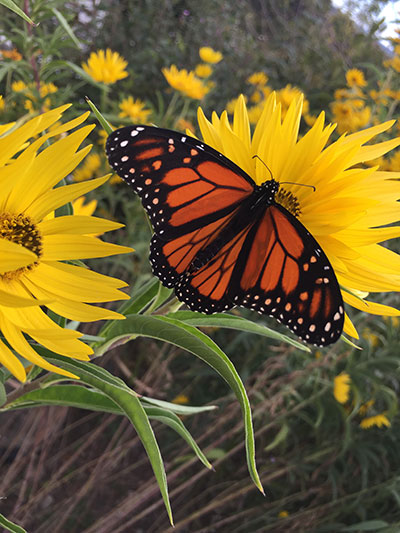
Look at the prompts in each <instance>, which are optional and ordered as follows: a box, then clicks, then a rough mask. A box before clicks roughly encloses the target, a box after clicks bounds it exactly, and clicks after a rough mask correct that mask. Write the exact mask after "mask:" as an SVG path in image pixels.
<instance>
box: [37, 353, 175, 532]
mask: <svg viewBox="0 0 400 533" xmlns="http://www.w3.org/2000/svg"><path fill="white" fill-rule="evenodd" d="M40 351H41V353H42V354H43V355H44V356H45V357H46V359H47V360H48V361H50V362H51V363H53V364H56V365H58V366H60V367H61V368H64V369H65V370H69V371H70V372H73V373H74V374H75V375H76V376H79V378H80V380H81V381H82V383H86V384H88V385H90V386H92V387H94V388H95V389H97V390H99V391H101V392H102V393H103V394H105V395H106V396H108V397H109V398H110V399H111V400H112V401H113V402H115V403H116V404H117V405H118V406H119V407H120V409H121V410H122V411H123V412H124V414H125V416H127V417H128V418H129V420H130V421H131V423H132V425H133V427H134V428H135V430H136V432H137V434H138V436H139V438H140V440H141V441H142V444H143V446H144V448H145V450H146V453H147V456H148V458H149V460H150V463H151V466H152V468H153V472H154V475H155V477H156V479H157V482H158V486H159V487H160V491H161V495H162V498H163V500H164V505H165V508H166V510H167V513H168V517H169V519H170V522H171V524H173V520H172V512H171V505H170V502H169V497H168V487H167V478H166V475H165V469H164V463H163V460H162V457H161V453H160V449H159V447H158V443H157V440H156V438H155V436H154V432H153V429H152V427H151V425H150V422H149V419H148V416H147V415H146V412H145V410H144V408H143V406H142V404H141V403H140V401H139V399H138V397H137V395H136V393H134V392H133V391H132V390H130V389H129V388H128V386H127V385H125V387H124V386H122V385H121V382H122V380H118V381H117V384H115V382H114V381H113V380H117V378H115V377H114V376H112V375H111V374H109V373H108V372H107V371H106V370H104V369H101V372H99V370H100V367H97V366H96V365H94V364H92V363H86V362H83V361H76V360H74V359H69V358H66V357H62V356H60V355H57V354H55V353H52V352H50V351H49V350H45V349H43V348H41V349H40ZM106 374H108V376H106ZM122 383H123V382H122Z"/></svg>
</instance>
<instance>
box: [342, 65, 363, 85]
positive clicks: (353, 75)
mask: <svg viewBox="0 0 400 533" xmlns="http://www.w3.org/2000/svg"><path fill="white" fill-rule="evenodd" d="M346 82H347V85H348V86H349V87H365V86H366V85H367V82H366V81H365V78H364V73H363V72H362V71H361V70H359V69H358V68H352V69H350V70H348V71H347V72H346Z"/></svg>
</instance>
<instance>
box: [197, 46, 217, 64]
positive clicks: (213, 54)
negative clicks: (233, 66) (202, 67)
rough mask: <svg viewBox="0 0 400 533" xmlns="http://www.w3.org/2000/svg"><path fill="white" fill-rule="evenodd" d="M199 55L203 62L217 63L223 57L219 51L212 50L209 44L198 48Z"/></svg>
mask: <svg viewBox="0 0 400 533" xmlns="http://www.w3.org/2000/svg"><path fill="white" fill-rule="evenodd" d="M199 56H200V59H201V60H202V61H204V63H212V64H215V63H219V62H220V61H221V59H222V58H223V55H222V54H221V52H218V51H216V50H213V49H212V48H211V47H210V46H202V47H201V48H200V50H199Z"/></svg>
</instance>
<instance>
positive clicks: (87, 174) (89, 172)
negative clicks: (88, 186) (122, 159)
mask: <svg viewBox="0 0 400 533" xmlns="http://www.w3.org/2000/svg"><path fill="white" fill-rule="evenodd" d="M100 168H101V157H100V155H99V154H97V153H93V154H89V155H88V156H87V157H85V160H84V162H83V163H82V165H80V166H79V167H78V168H77V169H76V170H75V171H74V173H73V177H74V181H77V182H78V181H84V180H88V179H91V178H95V177H97V176H98V171H99V170H100Z"/></svg>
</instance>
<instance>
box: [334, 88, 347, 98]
mask: <svg viewBox="0 0 400 533" xmlns="http://www.w3.org/2000/svg"><path fill="white" fill-rule="evenodd" d="M349 95H350V93H349V91H348V89H336V91H335V92H334V98H335V100H343V99H344V98H348V97H349Z"/></svg>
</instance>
